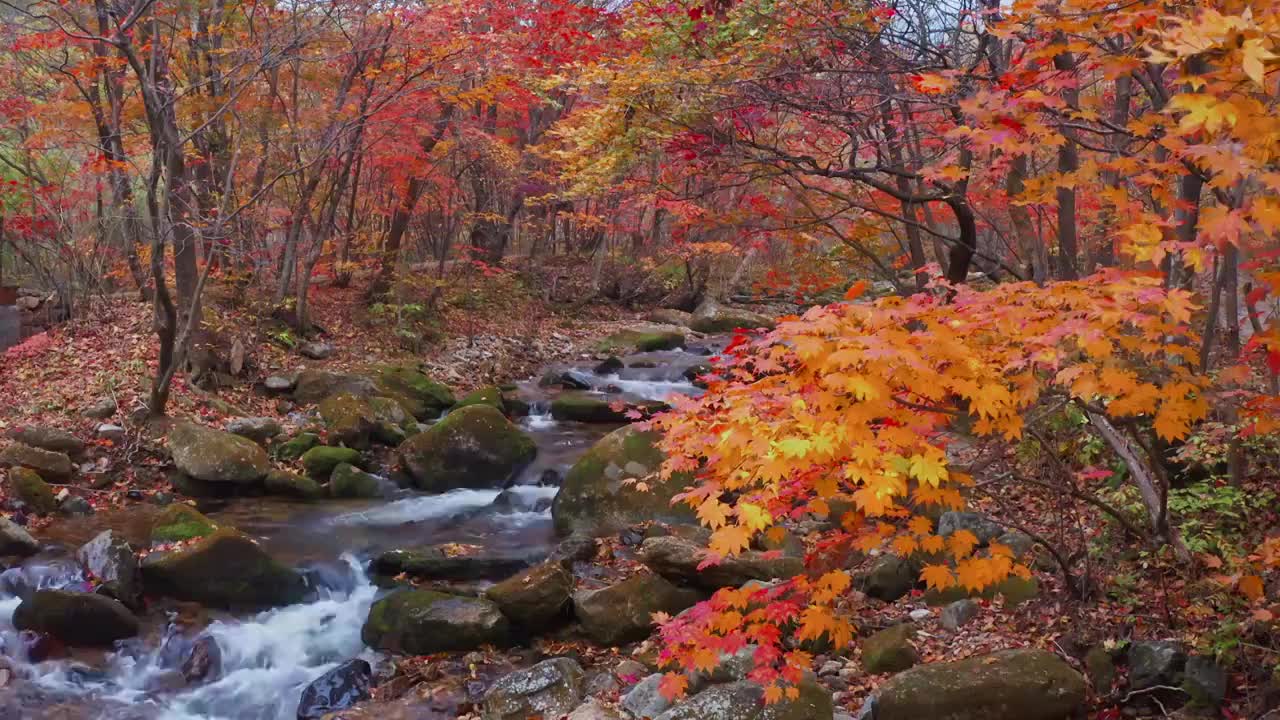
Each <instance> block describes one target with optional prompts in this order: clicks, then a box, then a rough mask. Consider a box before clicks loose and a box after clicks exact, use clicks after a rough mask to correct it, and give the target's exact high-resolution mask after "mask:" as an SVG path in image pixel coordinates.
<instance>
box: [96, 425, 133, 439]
mask: <svg viewBox="0 0 1280 720" xmlns="http://www.w3.org/2000/svg"><path fill="white" fill-rule="evenodd" d="M94 434H95V435H97V436H98V438H99V439H100V440H110V441H111V442H113V443H116V444H120V443H122V442H124V440H125V438H126V437H127V436H128V433H127V432H126V431H125V429H124V428H123V427H120V426H119V425H111V424H110V423H103V424H101V425H99V426H98V429H97V430H95V431H94Z"/></svg>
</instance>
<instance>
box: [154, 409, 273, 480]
mask: <svg viewBox="0 0 1280 720" xmlns="http://www.w3.org/2000/svg"><path fill="white" fill-rule="evenodd" d="M169 450H170V452H172V453H173V463H174V465H176V466H177V467H178V469H179V470H181V471H182V472H184V473H186V474H187V475H190V476H191V477H193V478H196V479H197V480H204V481H206V482H218V483H236V484H242V485H243V484H251V483H256V482H258V481H259V480H261V479H262V478H263V477H265V476H266V474H267V471H268V470H270V469H271V464H270V462H269V461H268V459H267V453H266V451H265V450H263V449H262V448H261V447H260V446H259V445H258V444H257V443H255V442H254V441H252V440H250V439H248V438H244V437H240V436H239V435H232V434H231V433H228V432H223V431H221V430H215V429H213V428H209V427H205V426H203V425H197V424H195V423H191V422H180V423H178V424H177V425H175V426H174V428H173V429H172V430H170V431H169Z"/></svg>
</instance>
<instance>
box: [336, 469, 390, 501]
mask: <svg viewBox="0 0 1280 720" xmlns="http://www.w3.org/2000/svg"><path fill="white" fill-rule="evenodd" d="M329 494H330V495H332V496H333V497H336V498H361V499H371V498H379V497H382V495H383V488H382V481H381V480H379V479H378V476H376V475H370V474H369V473H367V472H365V471H363V470H361V469H360V468H358V467H356V466H354V465H348V464H347V463H343V464H341V465H339V466H338V467H336V468H334V469H333V474H332V475H330V476H329Z"/></svg>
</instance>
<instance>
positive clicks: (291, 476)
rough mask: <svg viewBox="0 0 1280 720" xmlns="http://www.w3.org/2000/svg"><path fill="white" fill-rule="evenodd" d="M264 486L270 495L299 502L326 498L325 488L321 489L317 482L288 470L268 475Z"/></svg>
mask: <svg viewBox="0 0 1280 720" xmlns="http://www.w3.org/2000/svg"><path fill="white" fill-rule="evenodd" d="M262 484H263V487H264V488H265V489H266V491H267V494H269V495H278V496H280V497H291V498H297V499H299V500H316V499H319V498H321V497H324V488H322V487H320V484H319V483H317V482H316V481H315V480H312V479H311V478H309V477H306V476H303V475H299V474H297V473H292V472H289V471H287V470H272V471H271V472H269V473H267V477H266V479H265V480H263V483H262Z"/></svg>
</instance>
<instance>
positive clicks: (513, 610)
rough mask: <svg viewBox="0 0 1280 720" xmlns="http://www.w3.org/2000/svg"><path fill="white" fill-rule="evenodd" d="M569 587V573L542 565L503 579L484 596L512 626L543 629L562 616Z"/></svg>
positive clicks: (551, 564) (555, 565) (549, 564)
mask: <svg viewBox="0 0 1280 720" xmlns="http://www.w3.org/2000/svg"><path fill="white" fill-rule="evenodd" d="M573 584H574V583H573V574H572V573H570V572H569V571H568V570H566V569H565V568H564V566H563V565H561V564H560V563H557V562H545V563H542V564H541V565H535V566H534V567H531V568H529V569H528V570H525V571H523V572H521V573H518V574H516V575H514V576H512V577H510V578H507V579H506V580H503V581H502V582H500V583H498V584H497V585H494V586H493V587H491V588H489V589H488V590H487V591H485V595H486V596H487V597H488V598H489V599H490V600H492V601H493V602H494V603H496V604H497V606H498V608H499V609H501V610H502V613H503V614H504V615H506V616H507V617H509V618H511V619H512V620H514V621H515V622H516V623H519V624H520V625H523V626H525V627H527V628H534V629H543V628H544V627H545V626H546V625H548V624H550V623H552V622H554V621H555V620H558V619H560V618H563V617H564V615H565V609H566V608H567V607H568V606H569V603H570V596H571V595H572V593H573Z"/></svg>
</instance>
